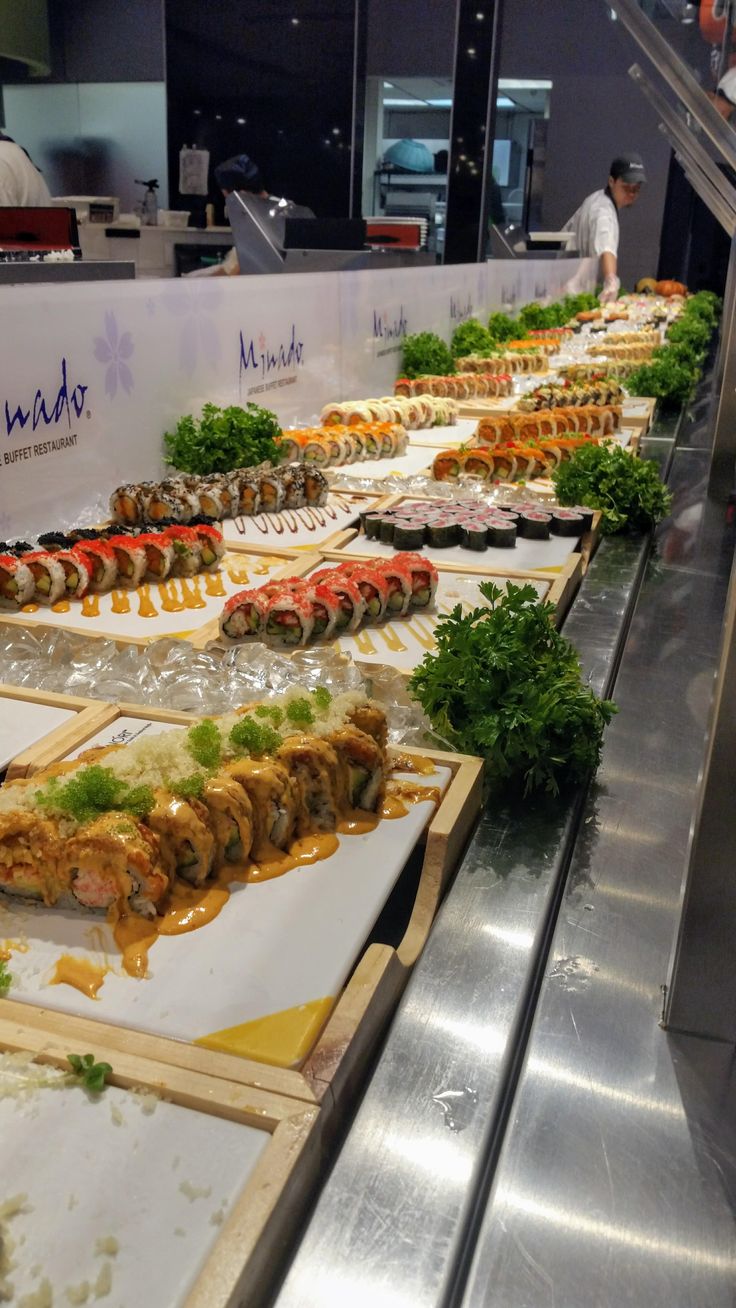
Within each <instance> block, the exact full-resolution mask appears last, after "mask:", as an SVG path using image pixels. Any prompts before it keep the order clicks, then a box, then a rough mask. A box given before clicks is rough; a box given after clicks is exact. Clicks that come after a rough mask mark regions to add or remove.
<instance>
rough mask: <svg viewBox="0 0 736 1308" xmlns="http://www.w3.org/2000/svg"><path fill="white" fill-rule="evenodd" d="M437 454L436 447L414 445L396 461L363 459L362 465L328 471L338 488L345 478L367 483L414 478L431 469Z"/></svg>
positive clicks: (357, 464)
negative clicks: (419, 473)
mask: <svg viewBox="0 0 736 1308" xmlns="http://www.w3.org/2000/svg"><path fill="white" fill-rule="evenodd" d="M415 434H418V433H415ZM435 453H436V450H435V449H434V447H429V446H427V445H414V444H412V445H411V446H410V447H409V449H408V450H407V452H406V454H401V455H400V456H399V457H398V458H396V459H363V460H362V461H361V462H360V463H346V464H344V465H343V466H342V467H341V468H334V469H328V471H329V472H332V473H334V485H335V486H338V487H339V486H340V485H341V484H342V479H343V478H344V477H361V478H364V479H365V480H367V481H382V480H383V478H384V477H412V476H414V475H416V473H418V472H424V471H425V470H426V469H427V468H429V467H431V464H432V460H433V458H434V456H435Z"/></svg>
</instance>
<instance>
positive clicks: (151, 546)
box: [137, 531, 174, 581]
mask: <svg viewBox="0 0 736 1308" xmlns="http://www.w3.org/2000/svg"><path fill="white" fill-rule="evenodd" d="M137 543H138V545H139V546H140V547H141V549H143V550H145V554H146V566H145V569H144V572H143V580H144V581H165V580H166V578H167V577H168V576H169V574H170V572H171V570H172V568H173V566H174V546H173V545H172V543H171V541H169V540H167V539H166V537H165V535H164V534H163V532H157V531H152V532H144V533H143V534H141V535H140V536H139V537H138V540H137Z"/></svg>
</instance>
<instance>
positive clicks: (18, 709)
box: [0, 697, 75, 772]
mask: <svg viewBox="0 0 736 1308" xmlns="http://www.w3.org/2000/svg"><path fill="white" fill-rule="evenodd" d="M74 716H75V714H74V709H64V708H56V707H54V706H53V705H51V704H34V703H32V702H31V701H30V700H27V699H9V698H8V699H6V698H4V697H3V698H0V772H2V771H3V769H4V768H6V767H7V766H8V764H9V763H11V762H12V761H13V759H14V758H15V757H16V755H18V754H21V753H22V752H23V750H24V749H30V747H31V745H35V744H36V742H37V741H38V740H42V739H43V737H44V736H47V735H48V733H49V732H50V731H53V730H54V729H55V728H56V727H60V726H61V724H62V722H68V720H69V718H73V717H74Z"/></svg>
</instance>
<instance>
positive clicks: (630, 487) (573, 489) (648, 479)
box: [552, 445, 672, 535]
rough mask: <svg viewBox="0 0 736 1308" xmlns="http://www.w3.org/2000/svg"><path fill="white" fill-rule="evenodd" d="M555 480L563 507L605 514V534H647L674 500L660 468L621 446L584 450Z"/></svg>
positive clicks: (558, 470) (563, 465)
mask: <svg viewBox="0 0 736 1308" xmlns="http://www.w3.org/2000/svg"><path fill="white" fill-rule="evenodd" d="M552 481H553V482H554V486H555V491H556V493H557V498H558V500H559V501H560V504H587V505H588V506H589V507H590V508H591V509H600V510H601V513H602V515H603V516H602V519H601V531H602V532H603V533H604V535H612V534H614V533H615V532H620V531H648V529H649V528H650V527H653V526H654V524H655V523H657V522H659V520H660V519H661V518H663V517H664V516H665V514H666V513H668V512H669V508H670V504H671V501H672V496H671V495H670V492H669V491H668V490H667V488H666V486H664V485H663V484H662V481H661V479H660V476H659V471H658V469H657V466H656V464H654V463H652V462H651V460H649V459H635V458H632V456H631V455H630V454H628V453H627V452H626V450H623V449H621V446H620V445H582V446H581V447H580V448H579V449H577V450H576V451H575V453H574V454H573V456H572V458H571V459H568V460H566V462H565V463H561V464H560V466H559V467H558V468H555V471H554V472H553V473H552Z"/></svg>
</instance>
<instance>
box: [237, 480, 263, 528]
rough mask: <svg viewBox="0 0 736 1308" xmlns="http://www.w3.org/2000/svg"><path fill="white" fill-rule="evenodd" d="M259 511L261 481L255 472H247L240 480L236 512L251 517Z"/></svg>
mask: <svg viewBox="0 0 736 1308" xmlns="http://www.w3.org/2000/svg"><path fill="white" fill-rule="evenodd" d="M260 511H261V481H260V477H259V476H258V474H257V473H254V472H252V473H248V474H247V475H246V476H244V477H242V478H241V481H240V498H239V501H238V506H237V510H236V512H237V513H240V514H242V515H243V517H245V518H251V517H253V515H254V514H255V513H260Z"/></svg>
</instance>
